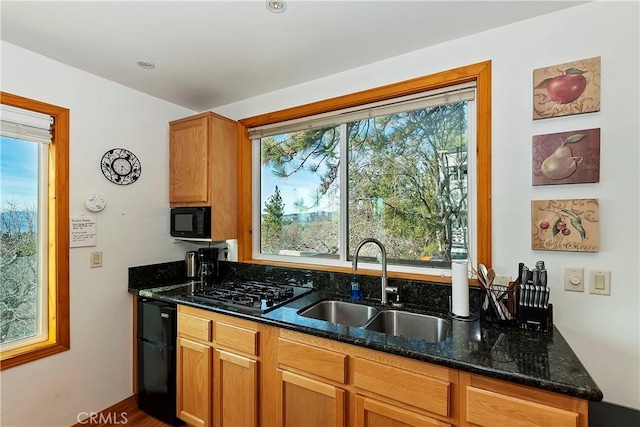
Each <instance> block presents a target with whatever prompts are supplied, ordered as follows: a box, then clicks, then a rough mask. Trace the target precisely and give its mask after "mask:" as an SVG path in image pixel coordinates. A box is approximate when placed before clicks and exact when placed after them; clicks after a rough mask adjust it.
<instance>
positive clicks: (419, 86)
mask: <svg viewBox="0 0 640 427" xmlns="http://www.w3.org/2000/svg"><path fill="white" fill-rule="evenodd" d="M468 82H475V84H476V100H475V102H476V117H475V126H476V127H475V130H476V171H475V176H476V180H475V185H476V204H475V215H476V218H475V223H476V227H477V233H476V248H475V254H476V257H477V259H475V260H473V259H472V260H470V264H472V265H473V264H475V263H483V264H485V265H491V252H492V251H491V61H485V62H480V63H477V64H472V65H467V66H463V67H460V68H455V69H451V70H447V71H443V72H439V73H435V74H431V75H427V76H424V77H418V78H415V79H411V80H406V81H402V82H398V83H394V84H390V85H386V86H382V87H378V88H374V89H370V90H365V91H361V92H356V93H353V94H349V95H344V96H339V97H336V98H331V99H327V100H323V101H318V102H314V103H310V104H305V105H301V106H298V107H292V108H288V109H284V110H280V111H275V112H271V113H267V114H262V115H258V116H254V117H249V118H245V119H242V120H240V121H239V125H238V146H239V160H238V169H239V172H240V173H239V183H238V219H239V221H238V261H242V262H249V263H255V264H267V265H274V266H283V267H293V268H307V269H313V270H326V271H337V272H345V273H348V272H350V269H349V268H347V267H335V266H323V265H316V264H298V263H288V262H281V261H272V260H262V259H255V258H253V237H252V235H253V233H252V227H253V218H252V213H253V208H252V205H253V200H252V197H253V179H254V178H253V172H254V171H253V168H252V167H253V162H252V144H253V142H252V141H251V139H250V138H249V133H248V130H249V129H251V128H256V127H259V126H266V125H270V124H273V123H278V122H284V121H287V120H294V119H300V118H303V117H307V116H312V115H316V114H322V113H327V112H331V111H335V110H340V109H345V108H352V107H356V106H360V105H364V104H370V103H373V102H379V101H385V100H389V99H394V98H399V97H403V96H408V95H413V94H416V93H420V92H428V91H432V90H437V89H442V88H446V87H449V86H454V85H457V84H461V83H468ZM470 222H471V221H470ZM359 272H361V273H363V274H373V275H379V271H377V270H365V269H363V270H362V271H361V270H359ZM389 276H391V277H398V278H405V279H419V280H430V281H436V282H445V283H450V282H451V277H450V276H444V277H443V276H442V275H440V276H436V275H428V274H416V273H407V272H399V271H398V272H395V271H392V272H389Z"/></svg>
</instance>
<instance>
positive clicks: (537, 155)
mask: <svg viewBox="0 0 640 427" xmlns="http://www.w3.org/2000/svg"><path fill="white" fill-rule="evenodd" d="M532 157H533V165H532V168H531V170H532V172H533V177H532V184H533V185H551V184H583V183H596V182H600V129H599V128H598V129H583V130H575V131H570V132H560V133H550V134H546V135H535V136H534V137H533V156H532Z"/></svg>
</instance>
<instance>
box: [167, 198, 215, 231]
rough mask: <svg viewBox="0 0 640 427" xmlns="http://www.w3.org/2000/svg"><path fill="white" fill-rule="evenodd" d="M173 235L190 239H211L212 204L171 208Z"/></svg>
mask: <svg viewBox="0 0 640 427" xmlns="http://www.w3.org/2000/svg"><path fill="white" fill-rule="evenodd" d="M171 235H172V236H173V237H183V238H190V239H211V206H183V207H178V208H171Z"/></svg>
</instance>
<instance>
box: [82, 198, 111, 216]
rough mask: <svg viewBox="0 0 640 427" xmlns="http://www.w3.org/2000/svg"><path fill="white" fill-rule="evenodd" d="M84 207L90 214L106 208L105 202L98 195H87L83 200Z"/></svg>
mask: <svg viewBox="0 0 640 427" xmlns="http://www.w3.org/2000/svg"><path fill="white" fill-rule="evenodd" d="M84 206H85V207H86V208H87V209H88V210H90V211H91V212H101V211H102V210H104V208H106V207H107V201H106V200H105V199H104V197H102V196H100V195H97V194H89V195H88V196H87V198H86V199H85V200H84Z"/></svg>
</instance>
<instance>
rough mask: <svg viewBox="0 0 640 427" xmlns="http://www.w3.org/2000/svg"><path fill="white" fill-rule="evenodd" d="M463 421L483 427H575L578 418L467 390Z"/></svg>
mask: <svg viewBox="0 0 640 427" xmlns="http://www.w3.org/2000/svg"><path fill="white" fill-rule="evenodd" d="M466 398H467V401H466V404H467V413H466V421H467V422H468V423H469V425H473V426H482V427H511V426H513V425H514V421H513V420H518V426H522V427H578V426H579V425H580V414H579V413H577V412H573V411H566V410H564V409H560V408H554V407H552V406H548V405H543V404H540V403H536V402H529V401H527V400H523V399H519V398H517V397H512V396H507V395H504V394H501V393H495V392H492V391H488V390H482V389H479V388H475V387H467V396H466Z"/></svg>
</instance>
